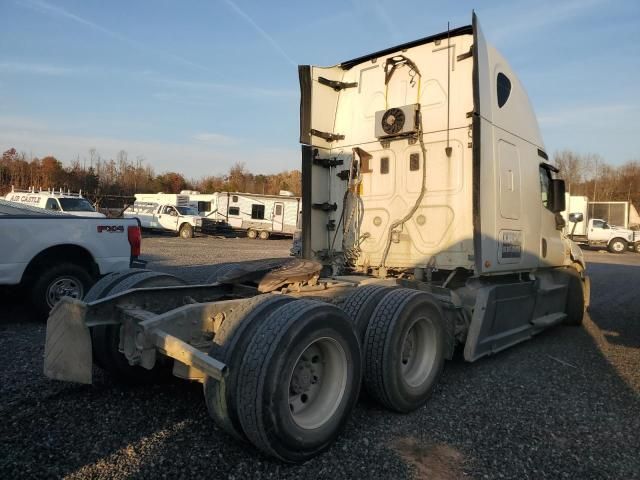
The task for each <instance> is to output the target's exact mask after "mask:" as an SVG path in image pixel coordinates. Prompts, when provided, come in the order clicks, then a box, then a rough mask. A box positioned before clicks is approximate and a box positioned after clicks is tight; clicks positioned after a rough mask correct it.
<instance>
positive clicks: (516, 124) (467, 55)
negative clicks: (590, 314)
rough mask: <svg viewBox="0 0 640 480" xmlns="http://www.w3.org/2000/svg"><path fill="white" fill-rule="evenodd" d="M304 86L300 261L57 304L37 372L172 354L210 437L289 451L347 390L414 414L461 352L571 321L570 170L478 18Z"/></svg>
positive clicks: (143, 280) (579, 271) (336, 411)
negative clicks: (560, 168) (547, 144)
mask: <svg viewBox="0 0 640 480" xmlns="http://www.w3.org/2000/svg"><path fill="white" fill-rule="evenodd" d="M299 79H300V88H301V105H300V107H301V108H300V114H301V116H300V141H301V143H302V195H303V196H302V198H303V203H302V206H303V214H302V222H301V223H302V235H301V240H302V248H301V252H302V253H301V258H290V259H269V260H263V261H257V262H256V261H248V262H240V263H238V264H222V265H216V266H214V267H212V270H211V276H210V278H209V279H208V281H207V282H206V283H203V284H200V285H186V284H185V282H183V281H181V280H180V279H178V278H172V279H171V278H167V275H166V274H162V273H159V272H151V273H147V275H145V276H142V275H140V274H138V275H135V274H132V273H128V274H127V275H129V276H127V277H126V278H120V277H118V278H113V277H112V278H110V279H107V280H105V281H104V282H103V283H102V284H101V285H96V287H94V289H93V290H92V291H91V292H89V297H90V298H89V300H87V301H85V302H78V301H77V300H68V299H64V300H63V301H62V303H61V305H60V307H58V308H57V309H56V310H55V311H54V312H53V313H52V315H51V317H50V318H49V322H48V325H47V342H46V346H45V373H46V374H47V375H48V376H50V377H51V378H57V379H60V380H70V381H79V382H85V383H90V382H91V380H92V371H93V370H92V358H95V360H96V363H97V364H98V365H102V366H103V368H105V369H107V370H108V371H109V372H111V373H113V374H114V375H115V376H120V377H125V378H126V377H129V378H131V377H134V376H138V378H141V377H143V376H144V375H153V373H154V371H155V372H158V369H161V368H162V367H163V365H166V364H167V363H169V364H173V373H174V375H176V376H179V377H182V378H186V379H191V380H199V381H201V382H203V383H204V396H205V401H206V404H207V407H208V409H209V413H210V415H211V416H212V417H213V419H214V420H215V421H216V423H217V424H218V425H219V426H220V429H221V430H223V431H225V432H228V433H229V435H230V436H233V437H235V438H240V439H244V440H246V441H248V442H251V443H253V444H254V445H255V446H256V447H257V448H259V449H260V450H262V451H263V452H264V453H266V454H268V455H271V456H274V457H276V458H278V459H280V460H284V461H288V462H303V461H305V460H308V459H309V458H311V457H313V456H314V455H318V454H319V453H321V452H322V451H324V450H326V449H327V448H329V447H330V445H331V444H332V443H333V442H334V441H335V439H336V438H337V436H338V435H339V433H340V431H341V430H342V429H343V428H344V427H345V425H346V423H347V421H348V419H349V415H350V413H351V411H352V410H353V408H354V406H355V404H356V402H357V399H358V394H359V391H360V386H361V384H362V385H363V386H364V388H366V390H367V392H368V394H369V397H370V398H371V399H373V400H375V401H378V402H379V403H380V404H381V405H383V406H384V407H386V408H388V409H390V410H393V411H396V412H402V413H406V412H410V411H413V410H416V409H418V408H423V406H424V405H425V403H426V402H427V401H428V398H429V396H430V395H431V394H432V392H433V391H434V388H435V385H436V382H437V381H438V378H439V377H440V374H441V372H442V369H443V367H444V364H445V360H447V359H451V358H452V357H453V354H454V352H455V351H456V348H457V347H459V349H460V350H463V354H464V358H465V360H467V361H469V362H474V361H476V360H478V359H480V358H482V357H484V356H487V355H492V354H494V353H496V352H499V351H501V350H503V349H506V348H508V347H510V346H512V345H515V344H517V343H519V342H522V341H525V340H528V339H530V338H531V337H533V336H534V335H535V334H537V333H539V332H542V331H543V330H545V329H548V328H550V327H553V326H555V325H559V324H561V323H564V324H568V325H576V326H577V325H580V324H581V323H582V319H583V315H584V312H585V307H586V305H587V304H588V299H589V278H588V276H587V275H586V271H585V269H586V265H585V262H584V258H583V255H582V252H581V250H580V248H578V247H577V246H576V245H575V244H574V243H573V242H571V241H570V240H569V239H568V238H567V237H566V236H565V235H563V234H562V231H561V230H562V228H563V226H564V222H562V221H561V218H560V216H559V215H557V214H558V213H560V212H562V211H563V210H564V209H565V188H564V182H563V181H562V180H561V179H558V178H555V174H556V173H557V168H556V167H555V166H554V165H553V164H552V163H551V162H550V161H549V159H548V156H547V154H546V153H545V148H544V143H543V141H542V137H541V135H540V132H539V129H538V124H537V121H536V118H535V115H534V113H533V109H532V108H531V106H530V104H529V100H528V97H527V94H526V91H525V90H524V88H523V86H522V84H521V83H520V82H519V80H518V77H517V75H516V74H515V72H514V71H513V70H512V69H511V68H510V66H509V64H508V63H507V61H506V60H505V59H504V58H503V57H502V56H501V55H500V54H499V53H498V52H497V51H496V49H495V48H494V47H492V46H491V45H490V44H489V43H488V42H487V41H486V39H485V37H484V35H483V33H482V30H481V28H480V26H479V25H478V22H477V19H476V17H475V15H474V16H473V24H472V25H468V26H464V27H460V28H457V29H455V30H450V31H444V32H441V33H438V34H436V35H433V36H430V37H425V38H421V39H419V40H416V41H413V42H409V43H406V44H403V45H398V46H395V47H392V48H389V49H386V50H382V51H379V52H375V53H372V54H369V55H365V56H362V57H359V58H356V59H353V60H349V61H346V62H343V63H341V64H339V65H336V66H333V67H315V66H311V65H302V66H300V67H299ZM239 197H240V196H238V202H237V203H239V201H240V198H239ZM229 205H233V202H231V204H225V205H224V207H226V208H227V210H228V209H229V208H230V207H229ZM265 211H266V209H265ZM227 213H228V212H227ZM154 275H156V277H155V278H154V277H153V276H154ZM156 282H157V283H156ZM170 282H173V286H171V284H170ZM269 292H271V294H269ZM90 329H92V330H93V331H92V332H90ZM92 341H93V344H92ZM92 346H93V350H92ZM92 352H93V353H92ZM171 360H172V361H171ZM147 378H148V377H147Z"/></svg>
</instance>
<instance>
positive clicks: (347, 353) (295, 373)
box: [237, 300, 362, 462]
mask: <svg viewBox="0 0 640 480" xmlns="http://www.w3.org/2000/svg"><path fill="white" fill-rule="evenodd" d="M361 369H362V365H361V354H360V345H359V342H358V337H357V335H356V332H355V330H354V329H353V325H352V323H351V321H350V320H349V319H348V318H347V316H346V315H345V313H344V312H343V311H342V310H340V309H339V308H338V307H336V306H333V305H329V304H326V303H322V302H318V301H313V300H296V301H293V302H290V303H288V304H286V305H283V306H281V307H279V308H278V309H277V310H275V311H274V312H273V313H271V314H270V315H269V316H268V317H267V318H266V319H265V321H264V322H262V324H261V325H260V327H259V328H258V329H257V331H256V333H255V335H254V337H253V338H252V339H251V342H250V343H249V345H248V347H247V351H246V353H245V355H244V358H243V361H242V364H241V365H240V372H239V380H238V383H239V393H238V397H237V402H238V413H239V415H240V423H241V425H242V429H243V430H244V433H245V434H246V435H247V438H248V439H249V440H250V441H251V442H252V443H253V444H254V445H255V446H256V447H258V448H259V449H260V450H262V451H263V452H265V453H267V454H269V455H272V456H274V457H276V458H279V459H281V460H284V461H287V462H303V461H305V460H307V459H309V458H311V457H313V456H315V455H317V454H318V453H320V452H322V451H323V450H325V449H327V448H329V446H330V445H331V444H332V443H333V441H334V440H335V439H336V437H337V436H338V435H339V433H340V431H341V430H342V429H343V428H344V426H345V424H346V422H347V420H348V418H349V415H350V413H351V411H352V409H353V407H354V406H355V403H356V401H357V398H358V391H359V388H360V379H361V372H362V370H361Z"/></svg>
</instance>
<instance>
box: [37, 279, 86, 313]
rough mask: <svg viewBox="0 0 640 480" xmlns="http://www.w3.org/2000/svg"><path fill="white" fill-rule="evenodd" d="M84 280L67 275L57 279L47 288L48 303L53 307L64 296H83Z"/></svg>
mask: <svg viewBox="0 0 640 480" xmlns="http://www.w3.org/2000/svg"><path fill="white" fill-rule="evenodd" d="M83 290H84V289H83V287H82V282H80V280H78V279H77V278H76V277H72V276H65V277H60V278H57V279H55V281H53V282H52V283H51V284H50V285H49V288H47V295H46V297H47V305H49V308H52V307H53V306H54V305H55V304H56V303H58V302H59V301H60V299H61V298H62V297H71V298H77V299H80V298H82V294H83Z"/></svg>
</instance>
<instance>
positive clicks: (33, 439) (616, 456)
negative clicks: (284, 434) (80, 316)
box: [0, 264, 640, 480]
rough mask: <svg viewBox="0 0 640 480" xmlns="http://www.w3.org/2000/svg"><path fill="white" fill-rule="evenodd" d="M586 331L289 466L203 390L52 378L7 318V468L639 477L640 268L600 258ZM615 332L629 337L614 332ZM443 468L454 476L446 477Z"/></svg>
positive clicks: (352, 425) (560, 333) (470, 378)
mask: <svg viewBox="0 0 640 480" xmlns="http://www.w3.org/2000/svg"><path fill="white" fill-rule="evenodd" d="M589 269H590V272H591V275H592V307H591V314H590V318H586V319H585V325H584V326H583V327H582V328H575V327H557V328H554V329H552V330H550V331H547V332H544V333H543V334H541V335H539V336H537V337H535V338H534V339H533V340H531V341H529V342H525V343H523V344H520V345H518V346H516V347H514V348H511V349H509V350H507V351H505V352H502V353H499V354H497V355H495V356H493V357H490V358H486V359H483V360H480V361H478V362H476V363H473V364H468V363H465V362H464V361H462V360H461V359H459V358H457V359H456V360H453V361H451V362H448V364H447V366H446V367H445V371H444V374H443V376H442V380H441V382H440V383H439V384H438V385H437V387H436V388H435V390H434V392H433V396H432V398H431V399H430V400H429V402H428V403H427V404H426V406H425V407H424V408H422V409H420V410H418V411H416V412H413V413H412V414H409V415H399V414H395V413H391V412H388V411H386V410H384V409H382V408H380V407H378V406H377V405H376V404H375V403H373V402H372V401H371V400H368V399H367V398H366V395H365V396H364V398H363V399H362V400H361V402H360V403H359V405H358V407H357V408H356V410H355V412H354V414H353V417H352V419H351V420H350V421H349V423H348V424H347V427H346V430H345V432H344V434H343V435H341V436H340V437H339V439H338V441H337V442H336V444H335V445H334V446H332V447H331V448H330V449H329V450H328V451H327V452H326V453H325V454H323V455H321V456H319V457H317V458H314V459H312V460H310V461H309V462H307V463H305V464H303V465H285V464H282V463H280V462H277V461H275V460H272V459H270V458H266V457H264V456H263V455H261V454H259V453H258V452H257V451H256V450H255V449H254V448H253V447H252V446H250V445H245V444H242V443H240V442H237V441H235V440H232V439H231V438H229V437H228V436H226V435H225V434H223V433H222V432H221V431H219V430H218V429H217V428H216V427H215V425H214V424H213V421H212V420H211V419H210V418H209V416H208V414H207V410H206V406H205V404H204V401H203V394H202V387H201V386H200V385H199V384H191V383H187V382H182V381H179V380H174V381H170V382H168V383H165V384H161V385H152V386H137V387H123V386H119V385H116V384H114V383H113V382H111V380H110V379H109V378H108V377H106V376H104V375H102V373H101V372H99V371H97V372H96V377H95V384H94V385H93V386H78V385H72V384H65V383H61V382H54V381H51V380H48V379H46V378H44V377H43V376H42V374H41V373H40V372H41V371H42V352H43V347H42V343H43V341H44V329H43V328H41V327H37V328H34V326H33V325H21V324H16V323H12V322H11V321H5V320H3V321H2V323H0V329H2V332H3V333H4V332H7V331H11V335H10V336H7V335H3V336H1V337H0V364H1V365H3V367H2V370H0V393H1V398H0V400H1V401H0V418H2V419H3V421H2V422H0V451H1V452H3V453H2V455H0V474H2V477H3V478H18V477H60V476H69V477H71V478H86V477H109V478H112V477H133V478H156V477H161V476H167V477H193V478H197V477H206V478H212V479H218V478H220V479H222V478H235V479H243V478H279V479H286V478H290V479H299V478H324V479H331V480H335V479H338V478H367V479H371V480H373V479H401V478H409V477H413V478H443V479H446V478H460V477H461V476H469V477H471V478H483V477H485V476H486V477H488V478H497V477H500V476H502V477H505V478H638V477H639V475H640V474H639V473H638V472H640V458H639V456H638V451H637V446H638V432H639V431H640V397H639V395H638V392H640V357H639V356H638V355H640V349H638V348H637V338H638V333H639V331H640V325H639V324H638V313H637V312H638V311H640V309H639V308H638V307H639V305H638V297H639V295H638V294H637V288H636V289H635V291H634V288H632V286H635V285H638V284H640V268H637V267H628V266H625V265H617V264H615V265H614V264H591V265H590V267H589ZM614 339H615V340H614ZM437 475H440V477H438V476H437Z"/></svg>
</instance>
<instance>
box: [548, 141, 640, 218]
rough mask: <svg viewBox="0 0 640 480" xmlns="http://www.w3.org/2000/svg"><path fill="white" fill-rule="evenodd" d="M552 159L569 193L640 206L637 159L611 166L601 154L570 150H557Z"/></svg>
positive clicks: (639, 167)
mask: <svg viewBox="0 0 640 480" xmlns="http://www.w3.org/2000/svg"><path fill="white" fill-rule="evenodd" d="M554 160H555V162H556V165H557V166H558V169H559V170H560V172H559V173H558V177H559V178H563V179H564V180H565V184H566V188H567V191H568V192H570V193H571V195H584V196H586V197H589V201H591V202H604V201H630V202H632V203H633V204H634V205H636V206H639V207H640V161H638V160H629V161H627V162H626V163H624V164H622V165H618V166H613V165H610V164H609V163H607V162H606V161H605V160H604V159H603V158H602V157H601V156H600V155H595V154H578V153H575V152H572V151H570V150H563V151H561V152H558V153H556V154H555V155H554Z"/></svg>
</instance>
